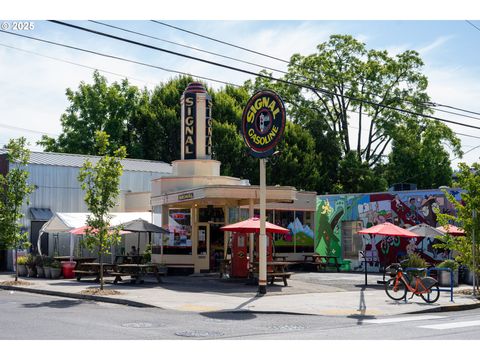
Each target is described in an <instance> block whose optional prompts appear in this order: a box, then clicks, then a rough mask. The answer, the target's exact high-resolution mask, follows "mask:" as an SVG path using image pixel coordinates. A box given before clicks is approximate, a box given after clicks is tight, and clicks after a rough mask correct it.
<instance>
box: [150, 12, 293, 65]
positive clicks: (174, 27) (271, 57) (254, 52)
mask: <svg viewBox="0 0 480 360" xmlns="http://www.w3.org/2000/svg"><path fill="white" fill-rule="evenodd" d="M150 21H152V22H154V23H156V24H160V25H163V26H168V27H171V28H173V29H176V30H180V31H183V32H186V33H189V34H192V35H195V36H200V37H202V38H204V39H208V40H212V41H215V42H218V43H220V44H224V45H228V46H231V47H234V48H237V49H241V50H244V51H248V52H250V53H253V54H257V55H261V56H265V57H268V58H270V59H274V60H278V61H281V62H284V63H287V64H288V63H290V61H287V60H284V59H280V58H278V57H275V56H271V55H268V54H264V53H261V52H259V51H255V50H251V49H247V48H245V47H242V46H238V45H234V44H231V43H229V42H226V41H222V40H218V39H214V38H212V37H210V36H206V35H202V34H199V33H196V32H194V31H190V30H186V29H182V28H180V27H178V26H173V25H170V24H167V23H164V22H161V21H157V20H150Z"/></svg>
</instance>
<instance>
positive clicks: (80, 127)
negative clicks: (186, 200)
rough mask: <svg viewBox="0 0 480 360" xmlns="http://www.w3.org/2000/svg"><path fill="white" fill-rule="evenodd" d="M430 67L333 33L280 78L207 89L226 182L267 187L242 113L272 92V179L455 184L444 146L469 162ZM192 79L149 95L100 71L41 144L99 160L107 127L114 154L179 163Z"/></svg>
mask: <svg viewBox="0 0 480 360" xmlns="http://www.w3.org/2000/svg"><path fill="white" fill-rule="evenodd" d="M422 67H423V61H422V60H421V58H420V56H419V54H418V53H417V52H415V51H412V50H408V51H405V52H403V53H400V54H397V55H395V56H390V55H389V54H388V52H387V51H386V50H374V49H367V47H366V45H365V44H364V43H362V42H360V41H358V40H356V39H354V38H353V37H352V36H349V35H332V36H331V37H330V38H329V39H328V40H327V41H326V42H323V43H321V44H319V45H318V46H317V49H316V52H315V53H313V54H311V55H301V54H294V55H293V56H292V57H291V59H290V63H289V65H288V71H287V73H286V74H285V76H284V77H283V78H281V79H280V81H274V80H273V79H272V78H271V76H270V74H269V73H267V72H266V71H263V72H262V74H261V75H262V76H258V77H257V78H255V79H254V80H249V81H247V82H245V84H244V85H243V86H240V87H235V86H230V85H227V86H225V87H224V88H221V89H219V90H213V89H211V88H208V87H207V85H206V84H205V87H206V88H207V89H208V92H209V94H210V95H211V96H212V101H213V112H212V113H213V118H214V125H213V134H214V135H213V137H212V141H213V156H214V158H215V159H217V160H220V161H221V162H222V174H223V175H229V176H236V177H240V178H247V179H250V180H251V181H252V182H253V183H256V182H257V181H258V169H257V167H258V166H256V165H255V161H253V160H252V159H249V158H246V157H245V154H246V151H245V146H244V144H243V140H242V138H241V133H240V129H241V116H242V112H243V108H244V106H245V105H246V103H247V101H248V99H249V97H250V96H251V95H252V94H253V93H254V92H255V91H257V90H259V89H264V88H269V89H272V90H274V91H276V92H278V93H279V94H280V96H281V97H282V98H283V100H284V102H285V105H286V109H287V120H288V121H287V122H288V125H287V128H286V131H285V136H284V141H283V142H281V144H280V145H279V149H280V150H281V155H280V157H279V158H278V162H277V164H278V165H277V166H276V167H275V170H273V167H274V164H273V162H271V163H270V165H271V170H268V169H267V171H271V172H272V173H275V177H274V179H272V180H271V181H272V182H274V183H276V184H277V183H278V184H283V185H292V186H295V187H298V188H301V189H305V190H312V191H317V192H318V193H325V192H329V193H332V192H370V191H384V190H386V189H387V187H388V185H392V184H393V183H397V182H415V183H417V185H418V188H434V187H435V188H436V187H438V186H439V185H449V184H450V177H451V171H452V170H451V168H450V159H449V154H448V152H447V151H446V148H445V146H449V147H450V148H451V149H452V150H453V152H454V154H455V155H457V156H461V154H462V153H461V150H460V141H459V139H458V138H457V137H456V136H455V134H454V133H453V131H452V130H451V129H450V128H449V127H448V126H446V125H445V124H443V123H440V122H439V121H437V120H432V119H429V118H426V117H425V116H424V115H428V114H431V112H432V110H431V109H430V108H429V107H428V106H427V104H428V102H429V100H430V98H429V96H428V94H427V87H428V80H427V77H426V76H425V75H424V74H423V73H422ZM193 80H194V79H193V78H191V77H188V76H180V77H177V78H174V79H171V80H169V81H167V82H165V83H160V84H159V85H157V86H156V87H155V88H154V89H153V90H152V91H149V90H147V89H143V90H140V89H138V88H137V87H135V86H132V85H130V84H129V83H128V81H127V80H123V81H122V82H121V83H113V84H111V85H108V84H107V81H106V79H105V78H104V77H103V76H101V75H99V73H98V72H95V73H94V76H93V84H86V83H84V82H82V83H81V84H80V85H79V87H78V89H77V90H76V91H73V90H71V89H67V92H66V94H67V98H68V100H69V102H70V105H69V107H68V108H67V109H66V111H65V113H64V114H63V115H62V116H61V122H62V127H63V133H62V134H61V135H60V136H59V137H58V138H57V139H53V138H49V137H47V136H44V137H43V139H42V141H41V142H40V144H41V145H43V146H44V147H45V149H46V150H47V151H57V152H75V153H82V154H92V153H93V152H94V151H95V150H94V149H95V146H94V144H93V138H94V133H95V131H97V130H102V131H105V132H107V133H108V134H109V135H110V145H109V146H110V147H111V149H116V148H118V147H119V146H121V145H124V146H125V147H126V150H127V154H128V156H129V157H133V158H140V159H149V160H158V161H165V162H171V161H174V160H177V159H179V158H180V145H179V144H180V97H181V95H182V93H183V91H184V90H185V88H186V87H187V85H188V83H190V82H192V81H193ZM398 109H400V110H406V111H410V113H404V112H402V111H399V110H398ZM275 161H277V160H275ZM302 166H303V168H302ZM292 171H293V173H296V174H299V173H301V174H302V176H298V177H297V176H293V177H292V176H291V174H292ZM267 181H269V182H270V180H269V177H267Z"/></svg>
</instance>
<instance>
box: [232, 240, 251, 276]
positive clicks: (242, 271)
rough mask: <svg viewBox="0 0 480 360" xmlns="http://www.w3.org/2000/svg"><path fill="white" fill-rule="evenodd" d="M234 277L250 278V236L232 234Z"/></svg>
mask: <svg viewBox="0 0 480 360" xmlns="http://www.w3.org/2000/svg"><path fill="white" fill-rule="evenodd" d="M231 276H232V277H247V276H248V234H240V233H233V234H232V274H231Z"/></svg>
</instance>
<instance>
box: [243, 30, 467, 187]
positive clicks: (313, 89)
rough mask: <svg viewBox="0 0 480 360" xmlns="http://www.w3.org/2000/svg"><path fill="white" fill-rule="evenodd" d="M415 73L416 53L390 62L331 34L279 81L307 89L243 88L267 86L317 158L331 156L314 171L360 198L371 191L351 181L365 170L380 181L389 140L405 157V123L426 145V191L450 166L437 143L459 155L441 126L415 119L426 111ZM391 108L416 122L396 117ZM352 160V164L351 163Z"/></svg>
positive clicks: (422, 81) (266, 82) (296, 58)
mask: <svg viewBox="0 0 480 360" xmlns="http://www.w3.org/2000/svg"><path fill="white" fill-rule="evenodd" d="M422 66H423V62H422V60H421V58H420V56H419V54H418V53H417V52H415V51H411V50H409V51H405V52H403V53H401V54H398V55H396V56H389V54H388V53H387V51H379V50H373V49H372V50H368V49H367V48H366V46H365V44H363V43H361V42H360V41H358V40H356V39H354V38H353V37H352V36H349V35H332V36H331V37H330V39H329V40H328V41H326V42H324V43H321V44H319V45H318V46H317V52H316V53H314V54H311V55H307V56H303V55H300V54H294V55H293V56H292V57H291V59H290V64H289V68H288V74H286V75H285V76H284V78H283V80H287V81H290V82H292V83H297V84H303V85H305V86H306V87H303V88H301V87H298V86H296V85H291V84H286V83H285V82H274V81H271V80H270V79H266V78H258V79H256V81H255V83H254V84H252V83H251V82H250V86H252V87H254V88H261V87H270V88H271V87H272V86H273V88H274V89H276V90H277V91H278V92H279V93H280V94H281V95H282V97H283V98H284V100H285V102H286V103H287V104H288V105H287V107H288V112H289V116H290V118H291V120H292V121H294V122H297V123H299V124H302V125H303V126H304V128H305V129H308V130H309V131H310V132H311V133H312V135H313V136H314V138H315V140H316V144H317V151H319V152H321V153H322V155H323V152H324V151H326V150H327V151H328V150H330V154H329V155H327V156H322V159H323V161H324V162H327V161H330V164H327V163H324V164H323V169H322V171H321V172H323V173H329V175H330V178H331V179H333V182H334V184H335V186H334V188H333V186H332V188H333V190H334V191H338V190H339V189H344V190H346V189H351V188H352V187H356V188H357V189H358V190H360V191H362V192H363V191H371V190H369V189H371V186H370V185H369V182H368V181H365V182H363V184H364V185H366V187H363V186H361V187H360V186H358V184H357V185H355V186H352V185H354V184H353V182H354V181H355V179H356V178H357V177H359V176H362V173H365V174H366V172H365V171H364V170H361V169H363V168H365V167H366V168H367V169H370V170H371V175H372V174H375V176H383V174H382V170H383V169H384V168H385V167H384V163H385V156H386V154H387V153H388V151H389V149H390V147H389V146H390V145H391V144H392V141H394V142H395V140H397V141H396V143H395V150H396V151H399V152H400V153H402V152H408V151H409V149H408V147H409V146H410V143H406V142H405V129H408V128H409V126H410V125H411V124H417V128H418V132H417V133H415V135H414V136H416V135H420V134H421V137H422V142H423V141H424V142H425V145H424V146H423V147H422V150H423V151H422V154H423V155H424V157H425V159H426V160H428V161H431V162H432V163H431V170H434V169H437V170H438V172H439V173H438V174H435V179H434V180H432V181H433V182H432V184H433V183H437V182H441V181H444V180H443V179H444V178H445V176H447V175H448V174H447V173H448V169H447V168H448V166H449V165H450V164H449V161H448V158H446V159H445V157H444V156H443V155H444V154H445V149H444V148H443V145H442V144H443V143H447V144H448V143H449V144H450V145H451V146H452V147H453V149H454V150H455V151H457V153H458V151H459V147H458V146H459V142H458V139H457V138H456V137H455V136H454V135H453V133H452V132H451V131H450V130H449V129H448V128H447V127H446V126H444V125H442V124H439V123H438V122H437V121H432V120H429V119H426V118H425V117H423V116H422V115H423V114H425V115H427V114H430V113H431V112H432V111H431V110H430V109H429V108H428V107H427V106H425V104H426V103H427V102H428V101H429V97H428V94H427V92H426V90H427V85H428V80H427V77H426V76H425V75H423V74H422V72H421V71H422ZM263 74H267V75H268V73H266V72H264V73H263ZM377 104H378V105H377ZM393 108H400V109H404V110H409V111H412V112H415V113H419V114H420V115H419V116H417V115H412V114H406V113H402V112H400V111H397V110H394V109H393ZM352 129H353V130H352ZM352 131H353V132H352ZM325 140H329V141H328V142H326V141H325ZM325 145H326V146H325ZM338 146H339V147H338ZM428 147H431V148H432V147H433V148H434V149H435V150H437V149H438V150H439V153H438V154H439V156H438V158H435V159H432V157H431V156H430V155H431V154H428ZM395 156H396V155H395ZM353 157H355V158H356V161H355V162H354V163H352V161H353V159H352V158H353ZM340 159H343V160H342V161H343V162H344V164H345V165H347V164H349V165H355V166H354V168H353V169H358V170H359V171H360V173H354V172H352V170H350V171H349V173H350V175H348V174H346V173H345V172H346V170H347V167H346V166H343V167H342V166H341V164H340V161H339V160H340ZM392 159H394V158H392ZM445 160H446V161H445ZM335 163H338V166H335ZM362 164H364V165H362ZM395 166H399V164H398V163H397V164H395ZM404 166H405V167H407V166H408V165H404ZM377 167H378V168H377ZM391 169H393V168H391ZM437 170H435V171H437ZM335 171H336V172H337V173H336V176H335V175H334V174H333V173H335ZM390 173H392V171H390ZM411 174H412V173H410V176H411ZM371 175H367V177H371ZM349 183H350V184H349ZM376 184H378V185H379V186H381V187H380V188H376V189H374V190H377V191H378V190H384V188H383V187H384V185H385V182H384V181H379V182H376ZM330 191H331V190H330Z"/></svg>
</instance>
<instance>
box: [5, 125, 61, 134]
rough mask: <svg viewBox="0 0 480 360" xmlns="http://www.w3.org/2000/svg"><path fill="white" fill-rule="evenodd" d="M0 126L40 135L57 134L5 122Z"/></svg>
mask: <svg viewBox="0 0 480 360" xmlns="http://www.w3.org/2000/svg"><path fill="white" fill-rule="evenodd" d="M0 127H3V128H7V129H11V130H21V131H26V132H31V133H35V134H41V135H52V136H58V134H51V133H47V132H44V131H37V130H31V129H26V128H22V127H18V126H12V125H7V124H0Z"/></svg>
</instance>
